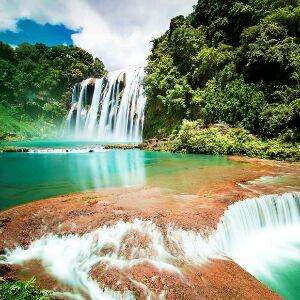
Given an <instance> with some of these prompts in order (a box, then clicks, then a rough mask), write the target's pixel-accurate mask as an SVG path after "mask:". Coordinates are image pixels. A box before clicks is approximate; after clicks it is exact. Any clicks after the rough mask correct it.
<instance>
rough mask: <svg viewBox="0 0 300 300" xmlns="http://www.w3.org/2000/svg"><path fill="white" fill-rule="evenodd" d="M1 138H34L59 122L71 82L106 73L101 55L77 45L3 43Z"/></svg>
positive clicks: (0, 49)
mask: <svg viewBox="0 0 300 300" xmlns="http://www.w3.org/2000/svg"><path fill="white" fill-rule="evenodd" d="M0 70H1V72H0V91H1V93H0V127H1V136H0V139H9V138H18V139H19V138H28V137H36V136H39V135H41V134H43V132H47V131H49V130H53V128H54V127H55V126H59V125H60V123H61V121H62V119H63V117H64V116H65V115H66V112H67V110H68V108H69V106H70V99H71V93H72V87H73V86H74V84H75V83H76V82H78V81H80V80H82V79H84V78H87V77H89V76H96V77H100V76H102V75H103V74H104V73H105V70H104V65H103V63H102V62H101V61H100V60H99V59H98V58H93V56H92V55H91V54H89V53H88V52H86V51H85V50H83V49H81V48H79V47H76V46H54V47H47V46H46V45H44V44H41V43H37V44H35V45H29V44H27V43H22V44H20V45H19V46H18V47H16V48H15V49H13V48H12V47H11V46H9V45H8V44H5V43H3V42H0Z"/></svg>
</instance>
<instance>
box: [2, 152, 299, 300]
mask: <svg viewBox="0 0 300 300" xmlns="http://www.w3.org/2000/svg"><path fill="white" fill-rule="evenodd" d="M233 159H234V160H243V161H244V162H246V163H247V164H246V166H247V167H245V168H244V169H243V170H241V172H240V173H238V174H236V175H235V176H234V177H232V176H231V177H228V178H227V177H226V178H222V180H220V181H216V182H215V183H214V184H213V183H209V184H207V185H204V186H202V187H201V189H199V190H198V192H197V193H193V194H179V193H174V192H172V191H169V190H164V189H162V188H159V187H149V186H133V187H128V188H111V189H106V190H102V191H100V192H96V191H90V192H84V193H77V194H70V195H63V196H60V197H55V198H51V199H46V200H41V201H36V202H31V203H29V204H26V205H22V206H18V207H14V208H11V209H9V210H7V211H4V212H2V213H1V214H0V249H2V252H3V251H4V250H3V249H5V248H8V249H12V248H14V247H15V246H16V245H20V246H22V247H25V248H26V247H28V246H29V245H30V243H31V242H32V241H34V240H36V239H39V238H41V237H43V236H45V235H47V234H49V233H53V234H58V235H60V236H61V235H68V234H79V235H81V234H85V233H87V232H92V231H93V230H96V229H97V228H99V227H101V226H104V225H106V226H112V225H114V224H116V223H117V222H118V221H124V222H133V220H135V219H137V218H138V219H142V220H151V221H152V222H153V223H155V224H156V226H158V228H160V230H161V231H162V232H163V233H164V232H166V227H167V226H168V225H169V224H172V225H174V226H176V227H178V228H182V229H186V230H194V231H199V232H202V233H203V234H205V232H207V233H209V232H211V231H212V230H213V229H215V228H216V225H217V223H218V221H219V219H220V217H221V216H222V215H223V213H224V211H225V210H226V208H227V207H228V205H230V204H232V203H233V202H235V201H237V200H240V199H244V198H247V197H254V196H258V195H263V194H270V193H283V192H286V191H291V189H292V190H295V191H297V190H299V186H300V184H299V180H298V181H294V185H293V186H292V187H291V184H290V182H289V181H287V182H285V181H284V182H279V183H277V184H261V183H260V184H256V183H255V181H254V183H251V182H253V180H255V179H257V178H261V177H263V176H285V177H288V178H290V179H299V174H300V167H299V165H297V164H288V163H278V162H270V161H263V160H253V159H250V160H246V161H245V159H243V158H238V157H234V158H233ZM253 162H255V164H252V163H253ZM137 236H138V235H137V234H134V233H132V236H128V237H127V238H126V239H127V243H128V244H130V245H133V244H134V243H137V245H139V246H143V245H147V236H140V237H139V238H138V239H137V238H136V237H137ZM132 237H134V239H132ZM125 242H126V241H125V240H124V243H125ZM124 249H125V250H124V251H126V247H125V248H124ZM102 251H110V249H109V248H108V249H102ZM124 255H125V256H126V255H130V253H129V254H128V253H127V254H126V252H124ZM2 269H3V270H2ZM2 269H1V276H3V277H4V278H6V277H13V278H22V279H25V278H29V277H30V276H32V275H35V276H37V279H38V284H40V285H41V286H42V287H45V288H52V289H54V290H60V291H61V290H66V291H67V290H68V287H66V286H63V285H62V284H60V283H59V282H57V281H56V280H55V279H54V278H52V277H51V276H50V275H49V274H47V272H45V270H44V269H43V267H42V266H40V265H39V263H38V262H32V263H31V264H29V265H27V266H26V267H24V266H21V267H16V266H10V265H9V266H7V268H6V267H5V266H3V267H2ZM180 269H181V270H182V273H183V274H184V276H183V277H182V276H178V275H177V274H176V273H172V272H166V271H159V270H158V269H157V268H155V267H153V265H149V264H146V263H144V264H140V265H137V266H134V267H131V268H129V269H126V268H125V269H122V270H121V271H120V270H119V269H114V268H112V266H109V265H106V264H105V263H98V264H95V265H94V266H93V268H92V270H91V272H90V276H91V278H92V279H94V280H96V281H97V282H99V286H100V287H109V288H110V289H113V290H117V291H121V292H125V291H127V290H130V291H131V292H132V293H133V294H134V295H135V297H136V298H138V299H146V295H149V290H150V291H151V293H152V294H151V295H152V296H153V298H154V299H155V297H159V296H164V297H165V298H167V299H202V298H204V299H258V298H259V299H277V298H279V297H278V296H277V295H276V294H275V293H273V292H271V291H270V290H268V289H267V288H266V287H265V286H264V285H263V284H262V283H260V282H259V281H258V280H256V279H255V278H254V277H253V276H251V275H250V274H248V273H247V272H246V271H245V270H243V269H242V268H241V267H240V266H238V265H237V264H236V263H234V262H232V261H230V260H210V261H209V262H207V263H205V264H203V265H199V266H192V265H188V264H186V263H185V262H182V265H181V266H180ZM128 278H130V279H131V280H129V279H128ZM135 282H143V283H144V284H145V286H146V287H147V289H149V290H148V291H146V290H145V289H146V288H145V286H140V285H137V284H136V283H135Z"/></svg>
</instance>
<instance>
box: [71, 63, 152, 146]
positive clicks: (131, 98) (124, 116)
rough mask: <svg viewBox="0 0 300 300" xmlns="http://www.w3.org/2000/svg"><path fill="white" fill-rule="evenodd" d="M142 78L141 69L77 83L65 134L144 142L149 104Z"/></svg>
mask: <svg viewBox="0 0 300 300" xmlns="http://www.w3.org/2000/svg"><path fill="white" fill-rule="evenodd" d="M143 77H144V71H143V69H142V68H139V69H135V70H126V71H124V70H121V71H115V72H110V73H109V74H108V77H107V78H106V77H103V78H100V79H91V78H90V79H86V80H84V81H83V82H82V83H80V84H76V85H75V86H74V88H73V95H72V107H71V109H70V111H69V113H68V116H67V121H66V131H65V134H67V135H72V136H73V137H74V138H84V139H98V140H101V141H119V142H139V141H141V139H142V131H143V124H144V108H145V104H146V98H145V95H144V90H143V87H142V81H143Z"/></svg>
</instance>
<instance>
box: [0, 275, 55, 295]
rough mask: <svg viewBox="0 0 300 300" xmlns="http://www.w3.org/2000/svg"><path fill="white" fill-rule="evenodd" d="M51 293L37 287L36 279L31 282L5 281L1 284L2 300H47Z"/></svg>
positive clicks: (0, 293)
mask: <svg viewBox="0 0 300 300" xmlns="http://www.w3.org/2000/svg"><path fill="white" fill-rule="evenodd" d="M49 295H50V293H49V292H46V291H42V290H39V289H37V288H36V287H35V279H34V278H32V279H31V280H29V281H26V282H24V281H11V280H4V281H2V282H1V283H0V300H46V299H49Z"/></svg>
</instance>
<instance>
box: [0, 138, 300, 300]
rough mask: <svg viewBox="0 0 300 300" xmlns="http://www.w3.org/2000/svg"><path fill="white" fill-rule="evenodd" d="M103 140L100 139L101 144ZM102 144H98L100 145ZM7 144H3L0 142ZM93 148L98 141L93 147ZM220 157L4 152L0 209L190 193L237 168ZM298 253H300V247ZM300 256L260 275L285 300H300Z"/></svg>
mask: <svg viewBox="0 0 300 300" xmlns="http://www.w3.org/2000/svg"><path fill="white" fill-rule="evenodd" d="M100 144H101V143H100ZM100 144H99V145H100ZM6 145H8V146H20V147H37V148H38V147H51V148H53V147H54V148H60V147H67V148H71V147H87V146H89V145H92V143H91V142H74V141H69V142H65V141H55V142H53V141H34V142H21V143H20V142H19V143H9V144H6ZM1 146H3V144H2V145H1ZM93 146H95V144H94V145H93ZM241 166H242V163H237V162H233V161H230V160H228V159H226V157H221V156H209V155H181V154H170V153H154V152H145V151H140V150H103V151H102V152H92V153H88V152H87V153H15V152H11V153H5V152H4V153H0V210H3V209H7V208H9V207H12V206H15V205H19V204H22V203H26V202H30V201H33V200H38V199H42V198H47V197H51V196H56V195H61V194H66V193H72V192H79V191H85V190H92V189H103V188H107V187H114V186H130V185H138V184H143V185H149V186H159V187H163V188H168V189H172V190H175V191H179V192H184V193H190V192H196V190H193V189H195V188H197V187H199V186H200V185H201V184H202V183H204V182H206V183H207V182H209V181H211V180H212V181H215V180H218V179H219V178H225V177H226V176H228V175H229V174H228V173H234V172H237V171H239V170H240V169H241V168H240V167H241ZM297 255H300V250H299V253H298V254H297ZM299 261H300V260H299V259H296V260H289V259H287V260H285V263H282V262H280V263H279V262H278V261H274V264H272V265H270V266H269V267H268V269H269V271H270V276H264V275H262V274H257V278H258V279H259V280H260V281H261V282H263V283H264V284H265V285H267V286H268V287H269V288H271V289H273V290H274V291H275V292H277V293H279V294H280V295H282V296H283V297H284V298H285V299H300V288H299V278H300V263H299Z"/></svg>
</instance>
